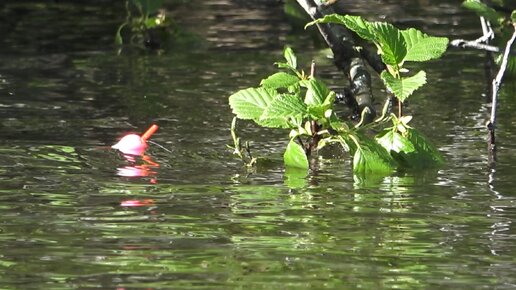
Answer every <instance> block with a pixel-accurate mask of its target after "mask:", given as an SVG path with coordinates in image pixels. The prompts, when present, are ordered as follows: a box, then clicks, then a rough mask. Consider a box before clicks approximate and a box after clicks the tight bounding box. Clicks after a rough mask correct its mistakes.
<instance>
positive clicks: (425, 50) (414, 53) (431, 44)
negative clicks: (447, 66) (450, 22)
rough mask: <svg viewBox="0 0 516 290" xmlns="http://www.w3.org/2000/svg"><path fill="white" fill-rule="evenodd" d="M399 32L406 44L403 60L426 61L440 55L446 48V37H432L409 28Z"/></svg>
mask: <svg viewBox="0 0 516 290" xmlns="http://www.w3.org/2000/svg"><path fill="white" fill-rule="evenodd" d="M401 34H402V35H403V38H404V39H405V42H406V44H407V55H406V56H405V59H404V60H403V61H427V60H430V59H436V58H439V57H441V55H443V53H444V52H445V51H446V49H447V48H448V38H446V37H433V36H428V35H426V34H424V33H423V32H421V31H419V30H417V29H414V28H410V29H407V30H402V31H401Z"/></svg>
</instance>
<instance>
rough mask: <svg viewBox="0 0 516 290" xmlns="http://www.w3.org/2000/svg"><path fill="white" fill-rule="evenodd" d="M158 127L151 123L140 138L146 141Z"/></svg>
mask: <svg viewBox="0 0 516 290" xmlns="http://www.w3.org/2000/svg"><path fill="white" fill-rule="evenodd" d="M158 128H159V127H158V125H156V124H153V125H152V126H150V128H149V129H147V131H145V133H143V135H142V140H143V141H147V139H149V138H150V137H151V136H152V134H154V133H155V132H156V131H157V130H158Z"/></svg>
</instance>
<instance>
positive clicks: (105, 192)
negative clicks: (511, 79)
mask: <svg viewBox="0 0 516 290" xmlns="http://www.w3.org/2000/svg"><path fill="white" fill-rule="evenodd" d="M11 2H12V1H11ZM81 2H83V1H81ZM94 2H99V1H94ZM244 2H245V1H244ZM444 2H446V1H437V2H432V3H430V2H428V1H376V2H374V3H375V5H377V6H380V5H381V7H382V9H381V13H382V15H378V13H377V12H378V9H375V11H371V9H372V8H371V4H370V3H365V2H361V1H351V2H349V1H348V2H345V3H344V4H345V5H349V9H350V10H351V11H353V12H354V13H357V14H361V15H370V14H375V15H374V16H371V17H372V18H375V17H378V18H387V19H397V23H399V24H400V25H404V24H409V25H414V26H417V27H419V28H421V29H423V30H425V31H427V32H430V33H438V34H440V35H457V36H460V37H463V38H473V37H472V36H473V35H474V33H476V32H477V28H476V18H475V17H473V16H471V15H470V14H468V13H465V12H463V11H462V10H460V9H459V8H458V5H455V4H450V3H444ZM88 3H90V4H66V5H64V4H59V3H57V2H56V3H55V4H53V5H55V6H52V7H53V8H52V9H37V7H38V6H37V5H36V7H34V6H31V5H29V4H26V5H28V6H23V3H22V4H19V3H18V4H17V5H20V6H19V7H21V8H16V9H21V11H24V13H25V14H23V15H25V16H24V17H21V16H20V18H19V19H17V20H16V21H13V20H12V19H11V16H12V15H14V14H13V12H12V11H13V9H14V8H12V7H14V6H9V7H11V8H5V9H4V10H3V11H4V12H2V13H5V14H2V16H1V18H2V19H10V20H9V21H7V22H8V25H10V26H11V27H16V28H15V29H14V30H13V31H14V32H13V33H8V32H6V31H7V30H6V29H5V28H4V27H1V28H0V32H1V33H3V35H5V37H3V38H1V40H0V41H1V42H2V44H3V45H1V46H0V51H2V52H3V53H2V54H0V126H1V129H2V130H0V136H1V138H0V154H1V158H0V209H1V215H0V245H1V246H0V288H5V289H15V288H16V289H17V288H19V289H32V288H38V289H73V288H80V289H83V288H84V289H86V288H88V289H89V288H101V289H171V288H174V289H175V288H180V289H181V288H188V289H190V288H198V289H201V288H204V289H219V288H220V289H225V288H244V287H251V288H259V289H261V288H266V289H276V288H292V289H298V288H314V289H320V288H337V289H355V288H363V289H382V288H385V289H392V288H398V289H441V288H444V289H446V288H448V289H461V288H466V287H469V288H471V287H473V288H486V289H493V288H496V289H509V288H514V285H516V279H515V278H514V256H516V248H515V246H514V245H515V237H516V231H515V228H514V222H513V221H514V220H515V218H516V197H515V194H514V190H513V188H514V186H515V185H516V184H515V180H514V178H513V176H514V175H515V170H514V166H513V164H514V163H515V162H516V160H515V157H514V154H512V152H513V149H516V148H514V145H513V144H516V140H515V137H514V134H512V130H513V129H512V127H513V126H512V124H514V123H515V122H516V119H515V117H514V114H513V113H512V112H513V110H512V108H513V107H514V100H513V98H511V96H512V93H511V92H510V91H508V90H504V91H503V94H502V96H501V98H502V103H503V105H502V106H501V107H500V115H499V116H500V118H499V121H500V123H499V128H498V130H499V140H500V147H499V152H498V154H499V162H498V164H497V166H496V168H494V169H493V168H488V167H487V162H486V161H487V156H486V154H485V148H486V145H485V141H484V139H485V132H484V128H483V124H484V122H485V119H486V116H487V114H488V112H489V106H487V105H485V104H484V99H483V97H482V95H481V94H482V93H483V92H484V89H485V84H484V77H483V72H482V68H480V67H479V66H478V62H479V61H481V60H482V55H481V54H479V53H475V52H457V51H450V52H449V53H448V54H447V55H446V56H445V57H444V59H443V60H442V62H435V63H433V64H431V67H430V68H429V69H428V78H429V80H433V85H431V86H428V87H425V88H424V89H423V90H422V91H421V93H420V94H418V95H417V96H415V97H414V99H413V100H412V101H411V102H410V103H409V104H408V107H407V110H408V111H410V112H412V113H413V114H414V115H415V118H414V121H413V123H414V126H416V127H418V128H421V129H422V131H423V132H424V133H425V134H426V135H427V136H429V137H430V138H431V139H432V140H434V141H435V143H436V144H437V145H438V147H439V149H440V150H441V151H442V152H443V153H444V155H445V156H446V159H447V164H446V165H445V166H443V167H442V168H439V169H435V170H430V171H425V172H417V173H413V172H399V173H397V174H394V175H393V176H388V177H380V178H377V179H367V180H362V179H359V178H357V177H354V176H353V174H352V172H351V166H350V164H349V159H348V158H347V157H346V156H343V155H341V154H339V153H338V152H337V153H336V154H334V155H335V156H336V157H335V158H326V159H321V160H319V163H318V169H317V170H314V171H312V172H311V173H310V174H309V175H308V176H305V173H304V172H301V173H300V172H295V171H288V172H284V170H283V168H282V166H281V162H277V160H281V150H282V148H284V146H285V143H284V141H283V139H284V138H285V136H287V134H288V132H274V131H269V130H262V129H259V128H256V127H254V126H252V125H246V124H242V128H241V129H242V131H243V132H242V137H243V138H245V139H253V140H255V141H256V142H255V143H253V144H252V146H253V150H254V151H255V153H256V154H257V155H261V156H267V157H271V158H272V159H273V160H272V162H271V163H270V164H266V165H263V166H261V167H259V168H257V169H256V170H251V171H247V170H246V169H245V168H243V167H242V165H241V164H240V163H239V161H238V160H236V159H235V158H234V157H233V156H231V152H229V151H228V150H226V146H225V145H226V144H229V143H231V137H230V134H229V125H230V121H231V118H232V116H231V113H230V110H229V108H228V106H227V96H229V95H230V94H231V93H233V92H234V91H236V90H238V89H240V88H243V87H248V86H252V85H254V84H256V83H258V82H259V80H260V79H261V78H262V77H263V76H265V75H268V74H270V73H271V72H272V71H274V67H273V66H272V63H273V62H274V61H276V60H277V59H279V58H280V57H281V51H282V47H283V44H285V43H289V44H291V45H293V46H294V48H296V49H299V50H301V49H303V48H305V49H306V51H304V52H300V63H301V64H303V63H305V64H306V65H307V66H308V65H309V64H310V61H311V57H313V55H318V54H319V52H318V51H317V50H315V49H314V48H313V46H314V45H313V43H312V42H311V40H308V38H305V37H306V36H303V35H299V36H298V35H295V34H291V32H290V26H289V23H288V22H286V21H285V20H284V19H283V14H282V13H281V11H280V10H278V11H276V12H271V13H269V12H268V11H264V10H263V6H260V5H251V4H249V3H247V2H246V3H244V4H245V5H244V4H242V3H243V1H211V0H210V1H202V2H201V1H191V2H190V4H189V5H194V6H195V7H196V8H198V9H194V10H191V9H190V10H189V9H188V8H191V7H192V6H184V7H183V6H181V7H183V8H181V9H186V10H184V11H188V13H186V12H185V13H183V14H184V15H183V17H182V18H181V15H182V14H181V13H182V12H184V11H183V10H177V11H176V12H175V13H176V14H177V15H176V17H177V18H178V19H177V20H178V23H183V24H188V25H187V26H191V28H192V31H193V32H194V33H198V34H199V35H201V36H202V37H205V38H206V39H207V42H208V45H206V46H203V47H202V48H199V49H192V50H187V51H183V50H178V51H173V52H168V53H165V54H163V55H158V54H153V53H142V52H124V53H122V54H121V55H117V54H116V52H115V51H114V50H110V48H109V47H110V45H111V43H112V34H111V33H112V32H114V31H115V29H116V26H117V24H118V23H119V22H117V21H118V20H121V19H120V17H122V18H123V16H120V17H119V16H116V17H115V16H113V15H118V12H117V11H116V8H113V7H114V5H115V4H112V5H113V7H111V8H106V9H104V8H102V9H100V8H99V7H95V6H94V5H93V4H91V3H93V2H88ZM60 5H61V6H60ZM0 6H1V4H0ZM6 7H7V6H6ZM27 7H28V8H27ZM185 7H186V8H185ZM405 8H406V9H405ZM84 11H92V12H94V13H92V14H89V15H92V16H91V18H89V19H88V18H80V23H79V24H77V23H71V22H70V21H71V19H79V18H77V15H84V13H85V12H84ZM181 11H182V12H181ZM191 11H193V12H191ZM62 12H66V13H64V14H63V13H62ZM180 12H181V13H180ZM398 12H399V13H398ZM20 13H21V12H20ZM93 14H95V15H93ZM190 14H192V15H191V17H185V16H186V15H188V16H190ZM398 14H399V15H398ZM6 15H7V16H6ZM56 15H62V16H63V17H62V18H60V21H62V22H56V21H58V19H57V18H56V17H57V16H56ZM107 16H110V17H107ZM96 17H100V18H96ZM117 17H118V18H117ZM104 18H105V19H104ZM183 18H185V19H183ZM115 20H116V21H115ZM42 23H45V24H46V23H61V24H63V25H62V26H60V27H61V30H60V32H59V36H57V35H56V30H53V29H51V28H49V27H48V26H45V25H40V24H42ZM64 24H69V25H64ZM204 24H206V25H204ZM13 25H14V26H13ZM77 25H79V27H81V28H84V29H83V30H81V31H84V34H80V33H76V31H77ZM39 26H41V33H40V34H39V35H34V34H35V33H36V32H38V31H39V30H35V29H34V27H39ZM111 28H113V29H111ZM20 32H23V33H20ZM89 35H96V38H94V39H95V41H89V38H88V36H89ZM98 35H104V36H105V35H107V36H106V39H100V40H98ZM36 36H38V37H36ZM31 37H35V39H40V40H42V41H41V42H37V43H35V42H31V41H29V39H31ZM83 38H85V40H84V41H82V40H83ZM92 39H93V38H92ZM262 39H263V40H264V41H263V42H260V41H261V40H262ZM56 40H69V42H56ZM106 48H107V49H106ZM244 65H245V67H243V66H244ZM411 69H414V68H411ZM415 69H417V68H415ZM319 70H320V71H321V74H322V75H324V77H325V78H326V79H327V80H328V81H329V82H330V84H331V85H332V86H341V85H342V84H340V81H341V78H342V77H341V75H340V74H339V73H338V72H335V69H334V68H333V66H332V64H331V63H330V62H329V61H327V62H324V60H322V61H321V65H320V69H319ZM376 81H378V80H376ZM375 86H376V87H377V88H379V87H380V86H379V82H377V83H376V84H375ZM380 95H381V93H378V96H377V97H378V99H379V102H380V101H381V96H380ZM154 122H155V123H158V124H159V125H160V131H159V132H158V133H156V134H155V135H154V136H153V139H152V140H153V141H156V143H158V144H160V145H162V146H163V147H164V148H165V149H163V148H161V147H160V146H155V145H153V144H149V148H148V149H147V151H146V153H145V155H144V156H124V155H123V154H120V153H119V152H116V151H115V150H112V149H110V148H109V146H111V145H112V144H114V142H116V140H117V139H118V137H119V136H122V135H123V134H125V133H127V132H129V131H139V129H138V128H145V127H146V126H148V124H150V123H154ZM489 179H491V180H492V183H491V184H488V180H489Z"/></svg>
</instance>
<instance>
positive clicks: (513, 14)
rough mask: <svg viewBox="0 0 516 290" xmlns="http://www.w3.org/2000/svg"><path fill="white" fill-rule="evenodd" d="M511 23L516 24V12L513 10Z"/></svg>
mask: <svg viewBox="0 0 516 290" xmlns="http://www.w3.org/2000/svg"><path fill="white" fill-rule="evenodd" d="M511 21H512V23H516V10H512V13H511Z"/></svg>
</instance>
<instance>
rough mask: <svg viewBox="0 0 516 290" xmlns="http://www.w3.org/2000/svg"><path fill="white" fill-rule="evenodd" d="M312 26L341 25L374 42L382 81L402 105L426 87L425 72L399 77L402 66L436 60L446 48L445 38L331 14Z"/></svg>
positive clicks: (446, 41) (410, 29)
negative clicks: (381, 64) (318, 24)
mask: <svg viewBox="0 0 516 290" xmlns="http://www.w3.org/2000/svg"><path fill="white" fill-rule="evenodd" d="M315 23H335V24H340V25H344V26H346V27H347V28H348V29H350V30H352V31H354V32H355V33H356V34H357V35H358V36H360V37H361V38H363V39H365V40H368V41H371V42H373V43H374V44H375V45H376V47H377V48H378V53H379V54H380V56H381V58H382V61H383V62H384V63H385V65H386V66H387V71H384V72H383V73H382V74H381V77H382V80H383V81H384V83H385V85H386V86H387V87H388V88H389V89H390V90H391V91H392V93H393V94H394V95H395V96H396V97H397V98H398V100H399V101H400V102H404V101H405V100H406V99H407V98H408V97H409V96H410V95H411V94H412V93H413V92H414V91H415V90H417V89H418V88H420V87H421V86H423V85H424V84H425V83H426V74H425V72H424V71H420V72H419V73H417V74H416V75H414V76H412V77H403V76H401V72H402V71H403V69H402V67H403V65H404V64H405V62H407V61H417V62H422V61H428V60H431V59H437V58H439V57H441V56H442V54H443V53H444V52H445V51H446V49H447V47H448V39H447V38H446V37H433V36H429V35H427V34H425V33H423V32H421V31H419V30H417V29H415V28H409V29H406V30H399V29H398V28H396V27H395V26H393V25H392V24H389V23H385V22H368V21H366V20H364V19H362V17H360V16H351V15H337V14H332V15H327V16H325V17H323V18H320V19H317V20H315V21H313V22H311V23H309V24H308V25H312V24H315ZM400 117H401V116H400Z"/></svg>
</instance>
